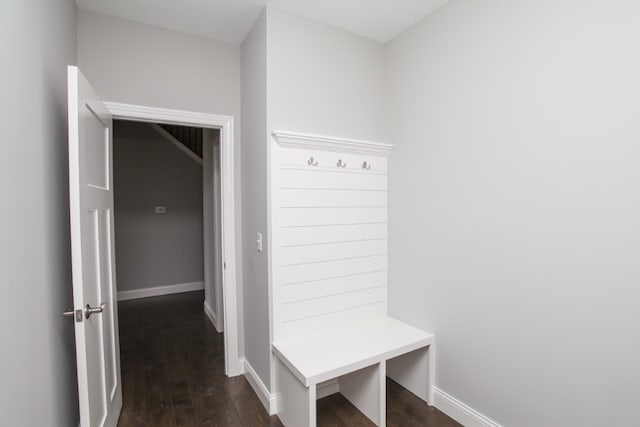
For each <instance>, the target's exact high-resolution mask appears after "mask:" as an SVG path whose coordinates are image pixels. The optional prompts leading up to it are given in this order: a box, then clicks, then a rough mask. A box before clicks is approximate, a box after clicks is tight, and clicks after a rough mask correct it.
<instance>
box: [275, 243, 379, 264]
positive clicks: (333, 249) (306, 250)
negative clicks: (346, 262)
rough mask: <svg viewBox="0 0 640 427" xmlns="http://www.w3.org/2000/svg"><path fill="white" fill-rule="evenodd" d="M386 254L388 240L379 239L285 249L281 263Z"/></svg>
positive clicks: (283, 249) (302, 262)
mask: <svg viewBox="0 0 640 427" xmlns="http://www.w3.org/2000/svg"><path fill="white" fill-rule="evenodd" d="M386 254H387V239H377V240H364V241H355V242H338V243H327V244H315V245H306V246H290V247H283V248H282V258H281V262H282V265H283V266H287V265H296V264H307V263H313V262H322V261H331V260H336V259H339V258H354V257H358V256H372V255H386Z"/></svg>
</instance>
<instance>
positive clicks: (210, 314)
mask: <svg viewBox="0 0 640 427" xmlns="http://www.w3.org/2000/svg"><path fill="white" fill-rule="evenodd" d="M204 312H205V314H206V315H207V317H208V318H209V320H211V323H213V327H214V328H216V331H218V332H222V329H220V322H219V321H218V316H216V313H214V312H213V310H212V309H211V306H210V305H209V303H208V302H207V301H205V302H204Z"/></svg>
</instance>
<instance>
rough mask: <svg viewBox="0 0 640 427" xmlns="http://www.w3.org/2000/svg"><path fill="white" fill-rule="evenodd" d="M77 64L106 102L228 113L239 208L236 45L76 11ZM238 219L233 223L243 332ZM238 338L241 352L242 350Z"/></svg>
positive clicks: (238, 49)
mask: <svg viewBox="0 0 640 427" xmlns="http://www.w3.org/2000/svg"><path fill="white" fill-rule="evenodd" d="M77 24H78V65H79V67H80V69H81V70H82V72H83V73H84V75H85V76H86V77H87V79H89V81H91V83H92V84H93V85H94V87H95V88H96V90H97V91H98V93H99V94H100V95H101V96H102V97H103V98H104V99H105V100H107V101H113V102H123V103H129V104H137V105H148V106H153V107H163V108H175V109H180V110H188V111H197V112H203V113H212V114H222V115H229V116H233V117H234V118H235V121H234V126H235V129H234V143H235V165H234V168H235V181H236V182H235V184H236V198H235V200H236V206H235V208H236V213H237V215H240V214H241V212H242V197H241V192H242V191H241V190H242V183H241V164H240V158H241V152H242V147H241V135H240V126H241V124H240V46H236V45H230V44H226V43H221V42H216V41H214V40H210V39H206V38H201V37H195V36H191V35H187V34H184V33H179V32H176V31H170V30H164V29H160V28H157V27H153V26H149V25H143V24H137V23H133V22H129V21H124V20H121V19H116V18H112V17H108V16H105V15H101V14H97V13H92V12H87V11H82V10H79V11H78V22H77ZM241 236H242V222H241V221H236V260H237V261H236V264H237V267H236V271H237V287H238V304H239V318H238V325H239V328H238V330H239V331H240V332H239V333H240V334H241V335H242V331H243V327H242V321H243V317H242V294H243V293H242V283H243V278H242V276H243V271H242V265H241V262H242V238H241ZM242 346H243V339H242V336H240V347H241V348H240V354H243V349H242Z"/></svg>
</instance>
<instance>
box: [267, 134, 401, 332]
mask: <svg viewBox="0 0 640 427" xmlns="http://www.w3.org/2000/svg"><path fill="white" fill-rule="evenodd" d="M276 139H277V138H276ZM303 139H305V141H309V140H312V139H313V138H307V137H305V138H303ZM344 141H347V140H344ZM314 144H315V145H317V144H316V143H315V142H312V144H311V146H314ZM294 145H295V144H294ZM382 145H383V144H381V145H380V146H376V144H375V143H374V144H370V143H364V144H361V143H356V144H352V143H349V142H348V141H347V143H346V145H345V146H344V147H343V146H342V145H341V142H340V143H338V144H334V143H331V144H329V148H331V149H327V147H324V146H320V145H317V146H318V149H317V150H316V149H313V148H311V149H307V148H305V147H306V145H305V144H302V145H301V146H300V147H298V146H296V147H295V148H291V147H290V145H287V144H285V145H283V146H280V145H279V144H278V143H274V144H273V145H272V150H271V157H270V159H271V166H270V170H271V198H270V203H271V223H272V228H271V230H272V236H271V239H270V241H271V244H272V252H271V259H272V270H271V272H272V273H271V274H272V292H273V298H272V299H273V311H272V312H273V322H274V325H273V331H274V338H275V337H277V336H281V337H282V336H285V335H288V334H292V333H293V334H295V333H299V332H300V331H305V327H307V326H308V327H313V325H314V324H316V323H315V322H332V321H335V319H342V318H348V317H349V316H351V315H352V316H361V315H363V314H364V313H370V312H376V313H381V312H383V313H384V312H386V299H387V269H388V265H387V264H388V256H387V244H388V242H387V222H388V213H387V211H388V210H387V204H388V194H387V159H386V157H385V155H386V154H388V149H389V146H384V147H382ZM349 147H350V148H354V149H355V151H354V152H351V151H349ZM363 147H364V149H363ZM381 147H382V148H381ZM343 148H344V149H343ZM385 150H386V151H385ZM345 316H346V317H345Z"/></svg>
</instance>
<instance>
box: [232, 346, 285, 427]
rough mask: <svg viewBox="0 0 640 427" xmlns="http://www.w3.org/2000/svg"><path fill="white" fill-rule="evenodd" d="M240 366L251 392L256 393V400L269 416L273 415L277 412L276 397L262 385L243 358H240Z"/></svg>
mask: <svg viewBox="0 0 640 427" xmlns="http://www.w3.org/2000/svg"><path fill="white" fill-rule="evenodd" d="M240 360H241V362H242V365H243V366H244V376H245V378H247V381H249V384H251V387H252V388H253V391H255V392H256V395H257V396H258V399H260V402H262V405H263V406H264V407H265V409H266V410H267V412H268V413H269V415H275V414H276V412H277V411H278V410H277V405H276V403H277V402H276V395H275V394H272V393H270V392H269V389H267V386H265V385H264V383H263V382H262V380H261V379H260V377H259V376H258V374H257V373H256V371H254V369H253V367H252V366H251V364H250V363H249V362H248V361H247V359H245V358H244V357H242V358H240Z"/></svg>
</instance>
